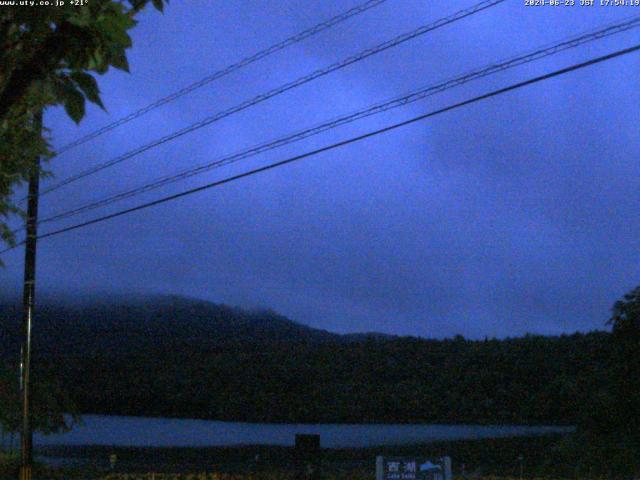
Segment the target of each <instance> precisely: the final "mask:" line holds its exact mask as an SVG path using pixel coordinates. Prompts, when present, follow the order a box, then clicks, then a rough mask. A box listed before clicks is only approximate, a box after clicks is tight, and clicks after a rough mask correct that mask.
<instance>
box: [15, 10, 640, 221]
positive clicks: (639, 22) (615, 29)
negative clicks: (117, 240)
mask: <svg viewBox="0 0 640 480" xmlns="http://www.w3.org/2000/svg"><path fill="white" fill-rule="evenodd" d="M638 26H640V16H634V17H630V18H628V19H625V20H624V21H622V22H618V23H614V24H608V25H607V26H604V27H602V26H601V27H600V28H598V29H596V30H591V31H589V32H587V33H583V34H581V35H578V36H576V35H574V36H571V37H569V38H568V39H566V40H564V41H561V42H559V43H555V44H550V45H549V46H545V47H540V48H538V49H536V50H533V51H530V52H528V53H526V54H521V55H518V56H514V57H510V58H509V59H507V60H503V61H499V62H496V63H493V64H490V65H488V66H485V67H482V68H479V69H476V70H473V71H471V72H468V73H465V74H463V75H459V76H457V77H454V78H452V79H449V80H447V81H444V82H441V83H438V84H436V85H431V86H429V87H426V88H422V89H420V90H417V91H414V92H411V93H409V94H406V95H403V96H400V97H396V98H394V99H391V100H388V101H385V102H382V103H378V104H375V105H373V106H369V107H367V108H365V109H362V110H359V111H356V112H354V113H350V114H348V115H343V116H341V117H337V118H335V119H332V120H330V121H327V122H324V123H321V124H319V125H316V126H314V127H311V128H307V129H305V130H302V131H298V132H296V133H293V134H289V135H287V136H285V137H281V138H278V139H276V140H272V141H269V142H266V143H262V144H260V145H257V146H253V147H251V148H249V149H245V150H243V151H240V152H237V153H234V154H231V155H227V156H225V157H222V158H220V159H218V160H216V161H214V162H210V163H207V164H204V165H200V166H198V167H195V168H189V169H186V170H183V171H182V172H179V173H176V174H172V175H167V176H164V177H160V178H158V179H157V180H155V181H153V182H151V183H147V184H145V185H142V186H140V187H137V188H134V189H131V190H128V191H124V192H121V193H118V194H115V195H111V196H108V197H106V198H103V199H101V200H97V201H94V202H91V203H88V204H85V205H82V206H80V207H77V208H74V209H72V210H67V211H65V212H62V213H58V214H54V215H52V216H49V217H46V218H44V219H42V220H40V222H39V224H42V223H50V222H54V221H58V220H62V219H65V218H69V217H73V216H76V215H79V214H81V213H85V212H88V211H91V210H95V209H96V208H100V207H104V206H107V205H110V204H112V203H115V202H118V201H120V200H124V199H127V198H131V197H135V196H137V195H140V194H142V193H146V192H149V191H152V190H155V189H157V188H160V187H163V186H165V185H169V184H171V183H175V182H177V181H180V180H184V179H186V178H190V177H192V176H195V175H200V174H202V173H205V172H208V171H211V170H213V169H214V168H220V167H223V166H226V165H229V164H231V163H235V162H238V161H240V160H243V159H246V158H249V157H253V156H255V155H258V154H260V153H263V152H266V151H269V150H273V149H275V148H278V147H281V146H284V145H288V144H290V143H293V142H296V141H299V140H302V139H304V138H308V137H310V136H313V135H317V134H319V133H322V132H325V131H327V130H330V129H333V128H337V127H339V126H342V125H345V124H348V123H352V122H355V121H357V120H360V119H362V118H366V117H369V116H372V115H375V114H378V113H381V112H384V111H388V110H391V109H393V108H398V107H401V106H404V105H408V104H410V103H413V102H416V101H418V100H422V99H424V98H426V97H429V96H431V95H435V94H437V93H441V92H443V91H445V90H448V89H450V88H454V87H456V86H460V85H463V84H465V83H467V82H470V81H473V80H477V79H480V78H484V77H486V76H489V75H492V74H495V73H498V72H500V71H504V70H507V69H510V68H514V67H516V66H520V65H523V64H526V63H530V62H533V61H536V60H540V59H542V58H545V57H548V56H550V55H554V54H556V53H559V52H561V51H565V50H568V49H571V48H576V47H578V46H580V45H584V44H586V43H588V42H591V41H594V40H598V39H601V38H605V37H608V36H611V35H615V34H618V33H621V32H624V31H628V30H630V29H633V28H637V27H638ZM17 231H18V230H16V231H14V233H17Z"/></svg>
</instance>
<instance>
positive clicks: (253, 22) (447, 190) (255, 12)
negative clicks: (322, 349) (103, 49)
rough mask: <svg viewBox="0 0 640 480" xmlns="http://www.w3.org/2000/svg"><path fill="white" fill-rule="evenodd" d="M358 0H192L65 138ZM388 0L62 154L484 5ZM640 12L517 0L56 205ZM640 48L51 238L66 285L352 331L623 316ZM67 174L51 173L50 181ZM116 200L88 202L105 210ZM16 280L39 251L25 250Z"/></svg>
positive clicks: (139, 33)
mask: <svg viewBox="0 0 640 480" xmlns="http://www.w3.org/2000/svg"><path fill="white" fill-rule="evenodd" d="M357 3H359V2H357V1H353V0H349V1H346V0H344V1H340V2H337V1H319V0H262V1H260V2H257V1H254V2H233V1H216V2H213V1H202V2H192V1H187V0H183V1H178V0H172V1H171V4H170V5H169V7H168V8H167V9H166V12H165V14H164V15H160V14H158V13H157V12H155V11H152V10H150V11H149V12H146V13H145V14H144V15H143V16H142V17H141V18H140V24H139V26H138V27H137V28H136V29H135V30H134V32H133V38H134V47H133V49H132V50H131V52H130V64H131V71H132V72H131V75H127V74H124V73H122V72H117V71H116V72H110V73H109V74H107V75H105V76H104V77H103V78H101V79H100V85H101V89H102V91H103V99H104V103H105V104H106V106H107V108H108V113H105V112H102V111H100V110H99V109H97V108H94V107H93V106H91V107H89V110H88V115H87V117H86V118H85V120H84V121H83V122H82V124H81V125H80V127H76V126H75V125H74V124H73V123H72V122H71V121H70V120H69V119H67V118H66V116H65V115H64V113H63V112H62V111H61V110H52V111H50V112H48V113H47V115H46V118H45V122H46V126H47V127H49V128H50V129H51V131H52V137H53V143H54V145H58V146H60V145H63V144H65V143H67V142H69V141H71V140H73V139H75V138H77V137H78V136H80V135H82V134H84V133H87V132H90V131H92V130H94V129H95V128H97V127H100V126H102V125H104V124H106V123H109V122H110V121H113V120H114V119H117V118H119V117H121V116H123V115H125V114H127V113H129V112H131V111H133V110H135V109H137V108H140V107H142V106H144V105H146V104H148V103H150V102H152V101H154V100H155V99H157V98H159V97H161V96H164V95H166V94H168V93H170V92H172V91H174V90H177V89H179V88H181V87H183V86H185V85H187V84H189V83H191V82H193V81H195V80H198V79H200V78H201V77H203V76H205V75H207V74H209V73H211V72H213V71H215V70H218V69H219V68H221V67H224V66H225V65H227V64H229V63H232V62H234V61H236V60H238V59H239V58H240V57H243V56H246V55H248V54H251V53H253V52H255V51H257V50H260V49H262V48H265V47H267V46H269V45H271V44H272V43H275V42H277V41H279V40H282V39H284V38H286V37H288V36H290V35H292V34H294V33H296V32H298V31H300V30H302V29H304V28H307V27H309V26H311V25H314V24H315V23H317V22H318V21H320V20H323V19H326V18H329V17H330V16H333V15H335V14H337V13H339V12H341V11H343V10H346V9H347V8H349V7H350V6H353V5H356V4H357ZM473 3H475V2H472V1H466V0H465V1H455V2H451V1H444V0H435V1H429V2H426V1H423V0H422V1H409V0H389V1H388V2H386V3H385V4H383V5H382V6H380V7H377V8H375V9H372V10H370V11H369V12H367V13H365V14H363V15H361V16H359V17H356V18H354V19H351V20H349V21H347V22H345V23H343V24H341V25H339V26H337V27H334V28H332V29H330V30H329V31H326V32H324V33H322V34H320V35H318V36H316V37H313V38H311V39H308V40H306V41H304V42H303V43H301V44H299V45H297V46H295V47H292V48H289V49H287V50H285V51H283V52H280V53H278V54H276V55H274V56H272V57H269V58H268V59H266V60H263V61H260V62H258V63H256V64H253V65H252V66H250V67H249V68H246V69H243V70H241V71H240V72H237V73H234V74H232V75H230V76H228V77H226V78H224V79H222V80H221V81H217V82H214V83H213V84H210V85H208V86H207V87H205V88H203V89H200V90H198V91H197V92H194V93H193V94H191V95H188V96H186V97H184V98H182V99H181V100H179V101H177V102H175V103H172V104H170V105H167V106H165V107H163V108H161V109H158V110H156V111H154V112H153V113H151V114H149V115H147V116H144V117H142V118H140V119H138V120H137V121H134V122H131V123H128V124H127V125H126V126H125V127H122V128H120V129H117V130H115V131H113V132H111V133H109V134H107V135H104V136H102V137H100V138H99V139H96V140H95V141H93V142H90V143H88V144H85V145H82V146H80V147H78V148H76V149H74V150H72V151H69V152H67V153H65V154H64V155H62V156H61V157H60V158H56V159H55V160H54V161H53V163H52V165H51V166H52V169H53V171H54V173H55V175H56V176H57V178H59V179H61V178H64V177H66V176H68V175H70V174H72V173H75V172H77V171H79V170H81V169H85V168H86V167H87V166H90V165H93V164H96V163H99V162H102V161H104V160H107V159H109V158H112V157H114V156H116V155H118V154H121V153H123V152H125V151H127V150H129V149H131V148H134V147H136V146H138V145H140V144H142V143H145V142H148V141H151V140H153V139H155V138H157V137H160V136H162V135H164V134H166V133H169V132H171V131H173V130H176V129H178V128H181V127H183V126H185V125H187V124H190V123H192V122H195V121H198V120H200V119H202V118H204V117H205V116H208V115H210V114H212V113H215V112H217V111H219V110H222V109H224V108H227V107H230V106H232V105H234V104H236V103H239V102H240V101H242V100H245V99H248V98H250V97H252V96H254V95H256V94H258V93H261V92H263V91H265V90H267V89H269V88H273V87H276V86H278V85H280V84H281V83H283V82H286V81H289V80H293V79H295V78H297V77H299V76H301V75H303V74H306V73H308V72H310V71H312V70H315V69H317V68H320V67H323V66H325V65H328V64H330V63H332V62H334V61H336V60H339V59H342V58H343V57H346V56H348V55H350V54H353V53H356V52H358V51H360V50H361V49H363V48H366V47H369V46H372V45H375V44H377V43H379V42H382V41H384V40H386V39H388V38H391V37H392V36H395V35H397V34H400V33H403V32H405V31H408V30H410V29H413V28H416V27H417V26H419V25H422V24H427V23H430V22H432V21H434V20H436V19H438V18H440V17H442V16H445V15H448V14H450V13H453V12H454V11H456V10H458V9H460V8H462V7H464V6H469V5H472V4H473ZM634 14H635V15H637V14H640V8H631V7H599V6H595V7H592V8H585V7H578V6H576V7H572V8H571V7H557V8H554V7H550V6H546V7H525V6H524V0H509V1H508V2H506V4H503V5H501V6H498V7H495V8H492V9H490V10H488V11H486V12H483V13H480V14H477V15H474V16H473V17H471V18H468V19H465V20H462V21H460V22H457V23H456V24H454V25H450V26H447V27H444V28H442V29H440V30H438V31H436V32H433V33H431V34H428V35H425V36H422V37H420V38H419V39H416V40H413V41H411V42H408V43H406V44H404V45H402V46H399V47H396V48H393V49H391V50H388V51H386V52H384V53H382V54H379V55H377V56H375V57H373V58H370V59H367V60H365V61H362V62H360V63H358V64H356V65H353V66H351V67H348V68H346V69H344V70H341V71H339V72H337V73H334V74H331V75H329V76H327V77H324V78H322V79H320V80H318V81H315V82H312V83H310V84H307V85H305V86H303V87H301V88H299V89H297V90H294V91H291V92H288V93H286V94H284V95H281V96H279V97H277V98H274V99H272V100H269V101H267V102H265V103H263V104H261V105H259V106H257V107H255V108H251V109H249V110H246V111H244V112H242V113H239V114H237V115H234V116H232V117H230V118H227V119H225V120H222V121H220V122H218V123H215V124H214V125H211V126H209V127H206V128H203V129H201V130H199V131H198V132H196V133H194V134H191V135H187V136H185V137H182V138H181V139H179V140H177V141H175V142H171V143H169V144H166V145H164V146H162V147H159V148H157V149H154V150H152V151H150V152H147V153H145V154H143V155H141V156H138V157H136V158H135V159H132V160H130V161H127V162H125V163H123V164H122V165H119V166H118V167H114V168H112V169H109V170H106V171H104V172H102V173H100V174H97V175H95V176H92V177H91V178H88V179H86V180H84V181H80V182H77V183H75V184H73V185H69V186H68V187H66V188H63V189H60V190H58V191H57V192H55V193H52V194H50V195H47V196H45V197H43V199H42V204H41V212H42V215H43V216H46V215H49V214H52V213H56V212H60V211H64V210H66V209H69V208H72V207H75V206H77V205H80V204H83V203H85V202H87V201H91V200H94V199H99V198H102V197H103V196H104V195H106V194H111V193H117V192H119V191H121V190H122V189H126V188H128V187H135V186H138V185H140V184H142V183H144V182H146V181H150V180H153V179H155V178H156V177H158V176H161V175H165V174H170V173H173V172H177V171H179V170H182V169H184V168H186V167H189V166H196V165H199V164H201V163H205V162H207V161H210V160H212V159H215V158H216V157H219V156H222V155H224V154H228V153H233V152H235V151H237V150H240V149H242V148H244V147H246V146H249V145H253V144H255V143H258V142H261V141H264V140H269V139H272V138H276V137H278V136H280V135H283V134H286V133H289V132H292V131H296V130H298V129H301V128H303V127H307V126H311V125H314V124H316V123H318V122H322V121H324V120H326V119H328V118H331V117H335V116H337V115H340V114H343V113H347V112H351V111H353V110H356V109H359V108H362V107H366V106H368V105H370V104H373V103H375V102H378V101H382V100H385V99H387V98H390V97H393V96H396V95H399V94H402V93H406V92H409V91H412V90H414V89H416V88H418V87H422V86H427V85H430V84H432V83H436V82H438V81H440V80H443V79H447V78H448V77H451V76H453V75H456V74H459V73H461V72H463V71H466V70H470V69H473V68H476V67H480V66H483V65H485V64H487V63H490V62H493V61H495V60H498V59H502V58H504V57H509V56H512V55H515V54H518V53H522V52H526V51H528V50H531V49H533V48H535V47H537V46H540V45H542V44H547V43H550V42H554V41H556V40H560V39H563V38H565V37H567V36H568V35H571V34H574V33H580V32H582V31H584V30H589V29H592V28H595V27H596V26H598V25H601V24H605V23H609V22H612V21H614V20H616V19H621V18H624V17H628V16H630V15H634ZM638 38H639V35H638V31H632V32H628V33H626V34H623V35H619V36H616V37H613V38H610V39H606V40H602V41H598V42H596V43H593V44H590V45H588V46H587V47H583V48H580V49H578V50H572V51H568V52H565V53H562V54H560V55H557V56H554V57H551V58H548V59H546V60H543V61H541V62H536V63H534V64H530V65H527V66H524V67H519V68H517V69H514V70H511V71H509V72H505V73H501V74H498V75H494V76H491V77H489V78H486V79H484V80H481V81H478V82H474V83H472V84H468V85H466V86H463V87H461V88H458V89H454V90H451V91H449V92H447V93H445V94H441V95H438V96H435V97H431V98H429V99H428V100H424V101H421V102H417V103H415V104H413V105H410V106H407V107H404V108H401V109H398V110H395V111H393V112H388V113H385V114H382V115H379V116H376V117H373V118H371V119H367V120H364V121H361V122H358V123H356V124H353V125H350V126H348V127H344V128H340V129H338V130H335V131H332V132H330V133H327V134H323V135H321V136H319V137H314V138H311V139H307V140H305V141H302V142H299V143H296V144H294V145H293V146H290V147H286V148H282V149H278V150H276V151H273V152H270V153H268V154H265V155H261V156H259V157H257V158H254V159H251V160H247V161H243V162H241V163H240V164H238V165H235V166H233V167H232V168H228V169H224V170H217V171H213V172H211V173H208V174H205V175H203V176H200V177H195V178H192V179H190V180H188V181H184V182H181V183H179V184H175V185H172V186H170V187H167V188H165V189H164V190H161V191H156V192H153V193H149V194H147V195H144V196H142V197H139V198H137V199H135V200H130V201H128V202H122V203H120V204H117V205H114V206H113V207H111V210H106V211H112V210H116V209H119V208H122V207H124V206H129V205H134V204H137V203H139V202H140V201H142V200H149V199H153V198H156V197H158V196H159V195H161V194H167V193H172V192H178V191H181V190H184V189H186V188H189V187H192V186H197V185H202V184H204V183H208V182H210V181H212V180H215V179H216V178H221V177H223V176H226V175H228V174H229V173H235V172H239V171H243V170H245V169H247V168H250V167H254V166H257V165H263V164H266V163H268V162H270V161H274V160H278V159H281V158H284V157H286V156H288V155H291V154H294V153H298V152H302V151H306V150H307V149H310V148H312V147H316V146H320V145H324V144H327V143H330V142H332V141H337V140H339V139H343V138H346V137H348V136H351V135H353V134H356V133H362V132H365V131H368V130H370V129H372V128H375V127H380V126H383V125H385V124H387V123H391V122H393V121H399V120H402V119H406V118H409V117H412V116H415V115H419V114H421V113H425V112H427V111H429V110H432V109H435V108H437V107H439V106H444V105H446V104H448V103H451V102H455V101H459V100H462V99H465V98H467V97H470V96H473V95H475V94H479V93H481V92H484V91H487V90H489V89H493V88H497V87H500V86H503V85H506V84H508V83H512V82H514V81H517V80H522V79H525V78H528V77H530V76H533V75H537V74H541V73H543V72H546V71H549V70H552V69H555V68H560V67H563V66H567V65H569V64H572V63H575V62H577V61H582V60H585V59H587V58H590V57H592V56H596V55H598V54H602V53H605V52H608V51H611V50H614V49H617V48H622V47H623V46H630V45H632V44H634V43H635V42H637V41H638ZM639 74H640V56H639V55H638V54H635V56H633V55H632V56H627V57H624V58H622V59H617V60H613V61H611V62H607V63H605V64H602V65H598V66H595V67H592V68H590V69H587V70H581V71H579V72H577V73H574V74H570V75H568V76H565V77H562V78H558V79H554V80H551V81H548V82H545V83H542V84H538V85H535V86H532V87H529V88H526V89H523V90H519V91H517V92H513V93H509V94H506V95H502V96H500V97H498V98H494V99H491V100H488V101H486V102H482V103H478V104H475V105H472V106H469V107H466V108H464V109H461V110H457V111H455V112H452V113H447V114H444V115H442V116H438V117H436V118H433V119H431V120H428V121H426V122H422V123H418V124H414V125H412V126H409V127H407V128H404V129H401V130H397V131H395V132H392V133H389V134H385V135H381V136H378V137H376V138H373V139H370V140H367V141H365V142H362V143H358V144H355V145H351V146H348V147H346V148H343V149H340V150H337V151H334V152H331V153H328V154H324V155H320V156H317V157H314V158H310V159H308V160H305V161H303V162H300V163H297V164H294V165H290V166H286V167H283V168H279V169H276V170H273V171H270V172H268V173H264V174H261V175H257V176H254V177H251V178H247V179H244V180H241V181H238V182H234V183H232V184H229V185H226V186H223V187H221V188H216V189H213V190H209V191H206V192H203V193H199V194H196V195H193V196H190V197H187V198H184V199H181V200H178V201H176V202H172V203H168V204H165V205H162V206H159V207H156V208H153V209H150V210H146V211H143V212H139V213H134V214H132V215H129V216H126V217H123V218H119V219H116V220H112V221H108V222H105V223H102V224H99V225H95V226H91V227H88V228H84V229H81V230H77V231H74V232H71V233H68V234H65V235H60V236H57V237H54V238H51V239H47V240H43V241H42V242H41V243H40V245H39V254H38V255H39V256H38V289H39V292H41V293H42V292H44V293H45V294H49V295H52V294H54V295H62V294H64V295H69V294H75V293H77V294H78V295H80V296H85V295H89V294H102V293H119V294H121V293H129V292H135V293H140V292H166V293H177V294H185V295H190V296H194V297H200V298H204V299H208V300H212V301H215V302H225V303H229V304H235V305H242V306H249V307H253V306H265V307H270V308H273V309H275V310H277V311H279V312H281V313H283V314H285V315H287V316H289V317H291V318H293V319H295V320H298V321H301V322H304V323H307V324H309V325H312V326H315V327H319V328H326V329H329V330H334V331H339V332H352V331H364V330H376V331H382V332H392V333H400V334H411V335H422V336H430V337H443V336H449V335H453V334H456V333H462V334H464V335H465V336H469V337H474V338H478V337H484V336H485V335H488V336H507V335H510V336H513V335H520V334H524V333H525V332H534V333H543V334H557V333H560V332H573V331H576V330H583V331H584V330H591V329H595V328H602V327H603V323H604V321H605V320H606V319H607V318H608V315H609V309H610V307H611V305H612V303H613V302H614V301H615V300H616V299H617V298H619V297H620V296H621V295H622V294H624V293H625V292H626V291H628V290H629V289H631V288H632V287H634V286H635V285H636V284H638V283H640V268H639V267H640V264H639V260H640V248H639V247H640V241H639V239H640V228H639V225H640V223H639V222H640V210H639V205H640V188H638V187H639V185H638V183H639V181H638V179H639V178H640V163H639V162H638V158H639V154H640V136H639V131H638V128H639V127H638V125H639V120H640V118H639V112H640V109H639V108H638V105H639V103H640V89H638V88H637V79H638V77H639ZM45 184H46V182H45ZM96 213H97V212H92V213H91V214H87V215H86V216H85V217H80V218H78V217H76V218H74V219H73V222H72V221H69V222H68V223H64V222H61V223H60V224H56V225H53V224H52V225H49V226H46V227H45V226H42V228H41V232H46V231H48V230H50V229H51V228H53V227H54V226H56V227H57V226H63V225H66V224H71V223H75V221H77V220H79V219H89V218H92V217H93V216H94V215H95V214H96ZM4 259H5V262H6V263H7V267H6V269H5V270H4V271H3V272H2V275H1V280H0V282H1V283H0V285H1V286H2V288H3V289H4V290H5V291H9V292H12V293H15V294H16V298H18V293H19V291H20V290H19V289H20V281H21V276H22V252H21V251H14V252H12V253H11V254H7V255H5V256H4Z"/></svg>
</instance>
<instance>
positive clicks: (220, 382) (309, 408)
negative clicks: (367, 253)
mask: <svg viewBox="0 0 640 480" xmlns="http://www.w3.org/2000/svg"><path fill="white" fill-rule="evenodd" d="M0 313H1V314H2V318H3V321H2V324H1V325H2V330H1V332H0V334H1V337H0V342H1V345H0V351H2V352H3V353H4V354H5V361H6V360H11V359H15V358H16V357H17V343H18V342H17V340H18V331H19V330H18V329H19V309H17V308H15V307H14V308H9V307H7V306H4V307H2V311H1V312H0ZM34 340H35V348H34V351H35V355H36V356H35V360H34V371H38V372H43V371H44V370H46V371H47V373H48V375H50V376H52V377H55V378H58V379H59V380H60V382H61V383H62V384H63V386H64V387H65V388H66V389H67V390H68V391H69V393H70V394H71V396H72V398H73V399H74V400H75V401H76V402H77V404H78V406H79V410H80V411H81V412H82V413H109V414H124V415H158V416H174V417H195V418H210V419H220V420H237V421H268V422H430V423H434V422H439V423H519V424H521V423H526V424H576V423H579V422H580V420H581V416H582V415H584V414H585V412H587V413H588V411H589V408H590V405H589V400H588V399H589V398H592V397H593V392H594V389H596V388H597V387H598V385H599V384H601V380H602V378H603V377H606V374H607V370H608V369H609V366H610V358H611V336H610V334H608V333H605V332H594V333H589V334H574V335H566V336H560V337H540V336H526V337H523V338H515V339H506V340H484V341H469V340H465V339H464V338H462V337H456V338H454V339H448V340H427V339H419V338H408V337H386V336H380V335H371V334H370V335H363V336H358V335H355V336H349V335H348V336H341V335H337V334H333V333H329V332H325V331H321V330H315V329H311V328H309V327H305V326H303V325H300V324H297V323H295V322H292V321H290V320H288V319H286V318H284V317H281V316H279V315H277V314H275V313H272V312H246V311H242V310H238V309H232V308H229V307H223V306H219V305H214V304H211V303H207V302H201V301H195V300H190V299H184V298H179V297H154V298H148V299H139V300H136V301H130V302H125V303H119V304H112V303H108V302H103V303H93V304H87V305H84V306H76V307H72V306H60V305H58V306H41V307H40V308H39V309H38V316H37V322H36V325H35V326H34Z"/></svg>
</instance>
